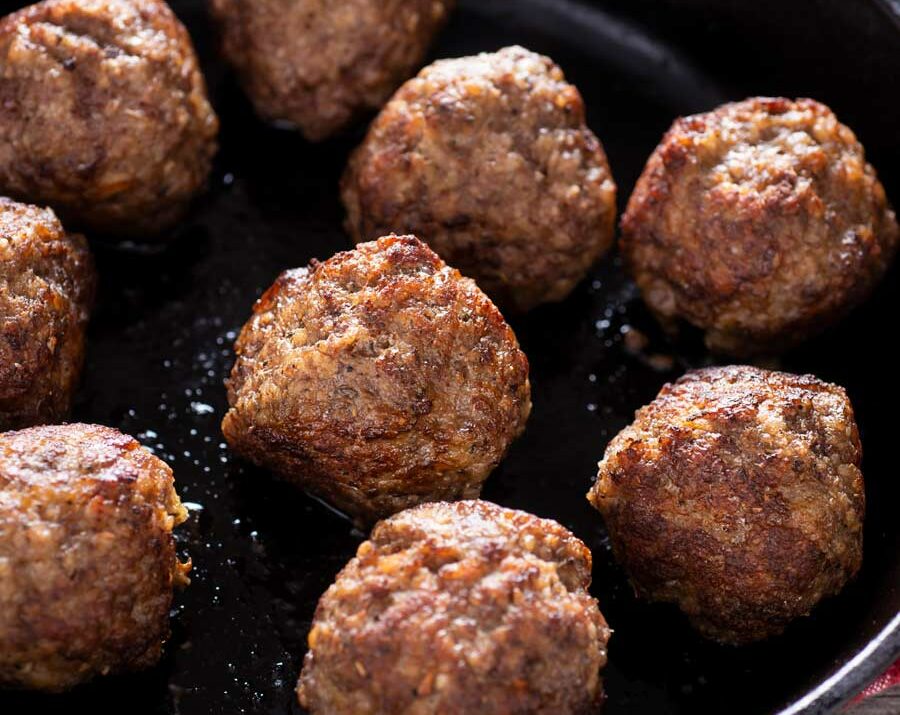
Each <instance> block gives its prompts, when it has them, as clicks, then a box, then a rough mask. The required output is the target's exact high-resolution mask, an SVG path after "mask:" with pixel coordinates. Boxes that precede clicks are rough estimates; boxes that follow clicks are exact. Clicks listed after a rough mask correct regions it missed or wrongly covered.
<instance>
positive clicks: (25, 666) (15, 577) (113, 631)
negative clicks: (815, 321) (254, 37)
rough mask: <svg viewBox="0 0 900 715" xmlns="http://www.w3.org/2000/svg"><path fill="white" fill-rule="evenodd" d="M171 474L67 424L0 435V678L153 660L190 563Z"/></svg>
mask: <svg viewBox="0 0 900 715" xmlns="http://www.w3.org/2000/svg"><path fill="white" fill-rule="evenodd" d="M186 515H187V513H186V511H185V509H184V507H183V506H182V505H181V502H180V501H179V500H178V495H177V494H176V493H175V489H174V487H173V483H172V470H171V469H169V467H168V466H166V464H165V463H164V462H162V461H160V460H159V459H157V458H156V457H154V456H153V455H152V454H150V452H149V451H147V450H146V449H144V448H143V447H141V446H140V445H139V444H138V443H137V442H135V441H134V440H133V439H132V438H131V437H128V436H127V435H124V434H122V433H121V432H118V431H116V430H114V429H109V428H108V427H98V426H96V425H83V424H71V425H63V426H53V427H32V428H30V429H25V430H21V431H18V432H7V433H5V434H2V435H0V685H3V686H12V687H21V688H35V689H42V690H53V691H59V690H65V689H67V688H70V687H72V686H74V685H77V684H78V683H81V682H84V681H86V680H89V679H91V678H93V677H94V676H97V675H105V674H107V673H111V672H119V671H126V670H134V669H138V668H144V667H147V666H150V665H152V664H153V663H155V662H156V661H157V660H158V659H159V656H160V652H161V649H162V645H163V643H164V642H165V640H166V638H168V635H169V607H170V604H171V602H172V587H173V585H183V584H186V583H187V572H188V570H189V569H190V562H188V563H180V562H179V560H178V558H177V556H176V554H175V544H174V541H173V539H172V528H173V527H174V526H175V525H177V524H180V523H181V522H182V521H184V520H185V517H186Z"/></svg>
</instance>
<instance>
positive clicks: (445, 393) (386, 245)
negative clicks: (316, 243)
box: [222, 236, 531, 523]
mask: <svg viewBox="0 0 900 715" xmlns="http://www.w3.org/2000/svg"><path fill="white" fill-rule="evenodd" d="M235 352H236V354H237V361H236V362H235V365H234V369H233V370H232V372H231V378H230V379H229V380H228V402H229V404H230V405H231V409H230V410H229V411H228V413H227V414H226V415H225V419H224V420H223V422H222V431H223V432H224V434H225V438H226V439H227V440H228V444H229V445H230V446H231V448H232V449H234V450H235V451H236V452H237V453H239V454H240V455H242V456H244V457H245V458H247V459H249V460H251V461H253V462H255V463H256V464H259V465H262V466H265V467H267V468H270V469H272V470H274V471H276V472H279V473H280V474H282V475H283V476H285V477H287V478H289V479H291V480H293V481H294V482H296V483H297V484H299V485H300V486H302V487H303V488H305V489H307V490H309V491H310V492H312V493H314V494H317V495H318V496H320V497H323V498H324V499H326V500H327V501H329V502H331V503H332V504H334V505H335V506H337V507H338V508H339V509H342V510H343V511H345V512H347V513H348V514H350V515H352V516H353V517H355V519H356V520H357V522H360V523H371V522H372V521H374V520H375V519H377V518H379V517H381V516H386V515H388V514H392V513H394V512H396V511H399V510H401V509H404V508H406V507H409V506H412V505H414V504H417V503H419V502H422V501H431V500H437V499H445V500H452V499H460V498H467V497H475V496H478V494H479V493H480V491H481V484H482V482H483V481H484V480H485V479H486V478H487V476H488V474H490V472H491V471H492V470H493V469H494V467H495V466H496V465H497V463H498V462H499V461H500V459H501V458H502V457H503V455H504V454H505V452H506V450H507V447H508V446H509V444H510V443H511V442H512V440H513V439H514V438H515V437H516V436H518V434H519V433H520V432H521V431H522V430H523V429H524V427H525V421H526V419H527V417H528V413H529V412H530V410H531V400H530V394H531V392H530V386H529V383H528V360H527V359H526V357H525V355H524V354H523V353H522V351H521V350H520V349H519V345H518V343H517V341H516V337H515V335H514V334H513V332H512V329H510V327H509V326H508V325H507V324H506V322H505V321H504V320H503V316H502V315H501V314H500V311H498V310H497V309H496V308H495V307H494V305H493V304H492V303H491V302H490V300H488V299H487V297H486V296H485V295H484V294H483V293H482V292H481V291H480V290H478V288H477V287H476V285H475V284H474V283H473V282H472V281H471V280H469V279H466V278H462V277H461V276H460V275H459V273H458V271H456V270H455V269H453V268H450V267H449V266H447V265H445V264H444V262H443V261H441V260H440V259H439V258H438V257H437V256H436V255H435V254H434V252H433V251H431V250H430V249H429V248H428V247H427V246H425V244H423V243H422V242H421V241H419V240H418V239H416V238H414V237H412V236H401V237H398V236H388V237H385V238H382V239H379V240H378V241H373V242H371V243H365V244H361V245H359V246H357V248H356V249H355V250H353V251H345V252H343V253H338V254H337V255H335V256H334V257H332V258H330V259H329V260H327V261H325V262H323V263H319V262H313V263H312V264H311V265H310V266H309V268H306V269H297V270H292V271H286V272H285V273H283V274H282V275H281V276H280V277H279V278H278V280H277V281H276V282H275V284H274V285H273V286H272V287H271V288H269V290H268V291H267V292H266V293H265V294H264V295H263V296H262V298H261V299H260V300H259V301H258V302H257V304H256V306H255V307H254V309H253V316H252V317H251V318H250V320H249V321H248V322H247V324H246V325H245V326H244V328H243V330H242V331H241V334H240V336H239V338H238V340H237V343H236V345H235Z"/></svg>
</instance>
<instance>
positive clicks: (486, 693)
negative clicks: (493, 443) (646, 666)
mask: <svg viewBox="0 0 900 715" xmlns="http://www.w3.org/2000/svg"><path fill="white" fill-rule="evenodd" d="M590 581H591V553H590V551H588V549H587V547H586V546H585V545H584V544H583V543H582V542H581V541H579V540H578V539H577V538H576V537H575V536H574V535H572V533H571V532H569V531H568V530H566V529H564V528H563V527H562V526H560V525H559V524H557V523H556V522H554V521H550V520H546V519H539V518H537V517H536V516H532V515H531V514H527V513H525V512H521V511H514V510H512V509H504V508H501V507H498V506H496V505H494V504H491V503H489V502H483V501H464V502H457V503H452V504H451V503H435V504H426V505H423V506H419V507H416V508H414V509H409V510H407V511H404V512H401V513H399V514H397V515H395V516H393V517H391V518H390V519H386V520H385V521H382V522H380V523H379V524H378V525H377V526H376V527H375V529H374V530H373V531H372V535H371V536H370V538H369V541H366V542H365V543H363V544H362V545H361V546H360V547H359V550H358V551H357V555H356V558H354V559H353V560H351V561H350V562H349V563H348V564H347V566H346V567H345V568H344V569H343V571H341V573H340V574H338V576H337V579H336V581H335V583H334V584H333V585H332V586H331V587H330V588H329V589H328V590H327V591H326V592H325V594H324V595H323V596H322V599H321V600H320V601H319V606H318V608H317V609H316V614H315V618H314V621H313V627H312V630H311V632H310V634H309V652H308V653H307V655H306V659H305V661H304V666H303V672H302V673H301V675H300V681H299V683H298V691H297V692H298V695H299V698H300V702H301V703H302V704H303V705H304V706H305V707H307V708H309V709H310V711H311V712H312V713H332V714H338V713H354V714H357V715H365V714H366V713H373V714H374V713H380V714H384V715H390V714H391V713H415V714H416V715H426V714H427V713H443V714H445V715H451V714H454V713H459V714H460V715H462V714H463V713H465V714H469V713H482V714H483V715H493V714H499V713H509V714H513V713H547V714H548V715H549V714H551V713H552V714H553V715H566V714H567V713H586V712H589V711H592V706H594V705H596V703H597V702H598V701H599V699H600V698H601V697H602V681H601V680H600V677H599V671H600V669H601V668H602V667H603V666H604V665H605V663H606V643H607V640H608V639H609V635H610V631H609V628H608V627H607V625H606V621H605V620H604V619H603V616H602V614H601V613H600V610H599V609H598V607H597V601H596V600H595V599H594V598H592V597H591V596H590V594H589V593H588V591H587V589H588V586H589V585H590Z"/></svg>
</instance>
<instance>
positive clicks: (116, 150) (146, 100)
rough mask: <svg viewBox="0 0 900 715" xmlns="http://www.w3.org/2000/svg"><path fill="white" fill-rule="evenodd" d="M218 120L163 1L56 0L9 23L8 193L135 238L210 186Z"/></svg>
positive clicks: (0, 133) (1, 89)
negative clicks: (47, 205)
mask: <svg viewBox="0 0 900 715" xmlns="http://www.w3.org/2000/svg"><path fill="white" fill-rule="evenodd" d="M217 128H218V121H217V119H216V116H215V114H214V113H213V110H212V108H211V107H210V105H209V102H208V101H207V99H206V89H205V87H204V81H203V77H202V76H201V74H200V70H199V69H198V66H197V58H196V56H195V55H194V50H193V47H192V46H191V41H190V38H189V37H188V34H187V30H185V28H184V27H183V26H182V24H181V23H180V22H179V21H178V19H177V18H176V17H175V15H174V14H173V13H172V11H171V10H170V9H169V7H168V6H167V5H166V4H165V3H164V2H161V0H46V1H45V2H41V3H38V4H37V5H32V6H31V7H27V8H25V9H24V10H20V11H19V12H15V13H13V14H12V15H9V16H7V17H6V18H4V19H3V20H2V21H0V190H3V191H5V192H7V193H9V194H10V195H12V196H15V197H17V198H20V199H24V200H31V201H37V202H40V203H47V204H50V205H51V206H53V208H55V209H56V210H57V211H58V212H59V213H60V215H61V216H62V217H63V219H65V220H66V221H67V222H71V223H73V224H76V225H80V226H83V227H86V228H89V229H91V230H94V231H98V232H105V233H111V234H117V235H121V236H135V235H143V234H150V233H154V232H156V231H159V230H161V229H163V228H166V227H169V226H171V225H172V224H174V223H175V222H176V221H177V219H178V218H180V217H181V215H182V214H183V212H184V210H185V209H186V207H187V204H188V202H189V200H190V199H191V197H193V196H194V194H196V193H197V192H198V190H199V189H201V188H202V187H203V185H204V183H205V181H206V177H207V174H208V173H209V170H210V165H211V160H212V156H213V154H214V153H215V151H216V143H215V137H216V132H217Z"/></svg>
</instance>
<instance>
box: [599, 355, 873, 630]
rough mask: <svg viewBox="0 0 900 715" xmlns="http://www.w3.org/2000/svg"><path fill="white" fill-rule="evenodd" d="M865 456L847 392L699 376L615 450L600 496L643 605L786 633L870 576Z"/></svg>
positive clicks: (745, 372) (770, 376)
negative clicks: (865, 557) (865, 553)
mask: <svg viewBox="0 0 900 715" xmlns="http://www.w3.org/2000/svg"><path fill="white" fill-rule="evenodd" d="M859 460H860V445H859V436H858V434H857V430H856V423H855V421H854V419H853V409H852V408H851V406H850V402H849V400H848V399H847V395H846V393H845V392H844V390H843V389H842V388H840V387H837V386H835V385H830V384H828V383H825V382H821V381H820V380H817V379H816V378H814V377H812V376H810V375H806V376H798V375H790V374H787V373H783V372H769V371H766V370H758V369H756V368H752V367H734V366H732V367H722V368H710V369H706V370H697V371H695V372H690V373H688V374H687V375H685V376H684V377H682V378H681V379H680V380H678V381H677V382H676V383H675V384H671V385H666V386H665V387H663V389H662V391H661V392H660V393H659V396H658V397H657V398H656V399H655V400H654V401H653V402H652V403H650V404H649V405H648V406H646V407H644V408H643V409H641V410H639V411H638V413H637V415H636V418H635V421H634V423H633V424H632V425H630V426H629V427H626V428H625V429H624V430H623V431H622V432H620V433H619V435H618V436H617V437H616V438H615V439H613V441H612V442H611V443H610V444H609V447H607V450H606V455H605V456H604V458H603V461H602V462H601V463H600V472H599V477H598V480H597V482H596V484H595V485H594V487H593V488H592V489H591V491H590V492H589V494H588V499H589V500H590V501H591V503H592V504H593V505H594V506H595V507H597V509H599V510H600V512H601V513H602V514H603V518H604V520H605V522H606V526H607V529H608V530H609V535H610V538H611V540H612V545H613V549H614V552H615V554H616V557H617V558H618V560H619V561H620V562H621V563H622V564H623V565H624V566H625V568H626V570H627V571H628V574H629V576H630V578H631V583H632V585H633V586H634V588H635V590H636V592H637V593H638V595H640V596H642V597H644V598H647V599H650V600H655V601H670V602H673V603H676V604H677V605H678V606H679V607H680V608H681V610H682V611H684V612H685V613H686V614H687V615H688V617H689V618H690V619H691V622H692V623H693V624H694V626H695V627H696V628H697V629H698V630H699V631H700V632H701V633H702V634H703V635H704V636H707V637H709V638H713V639H715V640H718V641H721V642H725V643H735V644H739V643H746V642H749V641H755V640H759V639H762V638H766V637H767V636H771V635H774V634H777V633H780V632H781V631H782V630H783V629H784V627H785V625H787V623H788V622H790V621H791V620H793V619H795V618H797V617H798V616H803V615H806V614H808V613H809V611H810V609H812V607H813V606H815V605H816V603H818V601H819V600H820V599H822V598H823V597H825V596H830V595H832V594H835V593H837V592H838V591H840V590H841V588H842V587H843V586H844V584H845V583H846V582H847V580H848V579H850V578H851V577H852V576H854V575H855V574H856V572H857V571H858V570H859V566H860V562H861V560H862V529H863V513H864V510H865V494H864V492H863V478H862V474H861V472H860V470H859Z"/></svg>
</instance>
